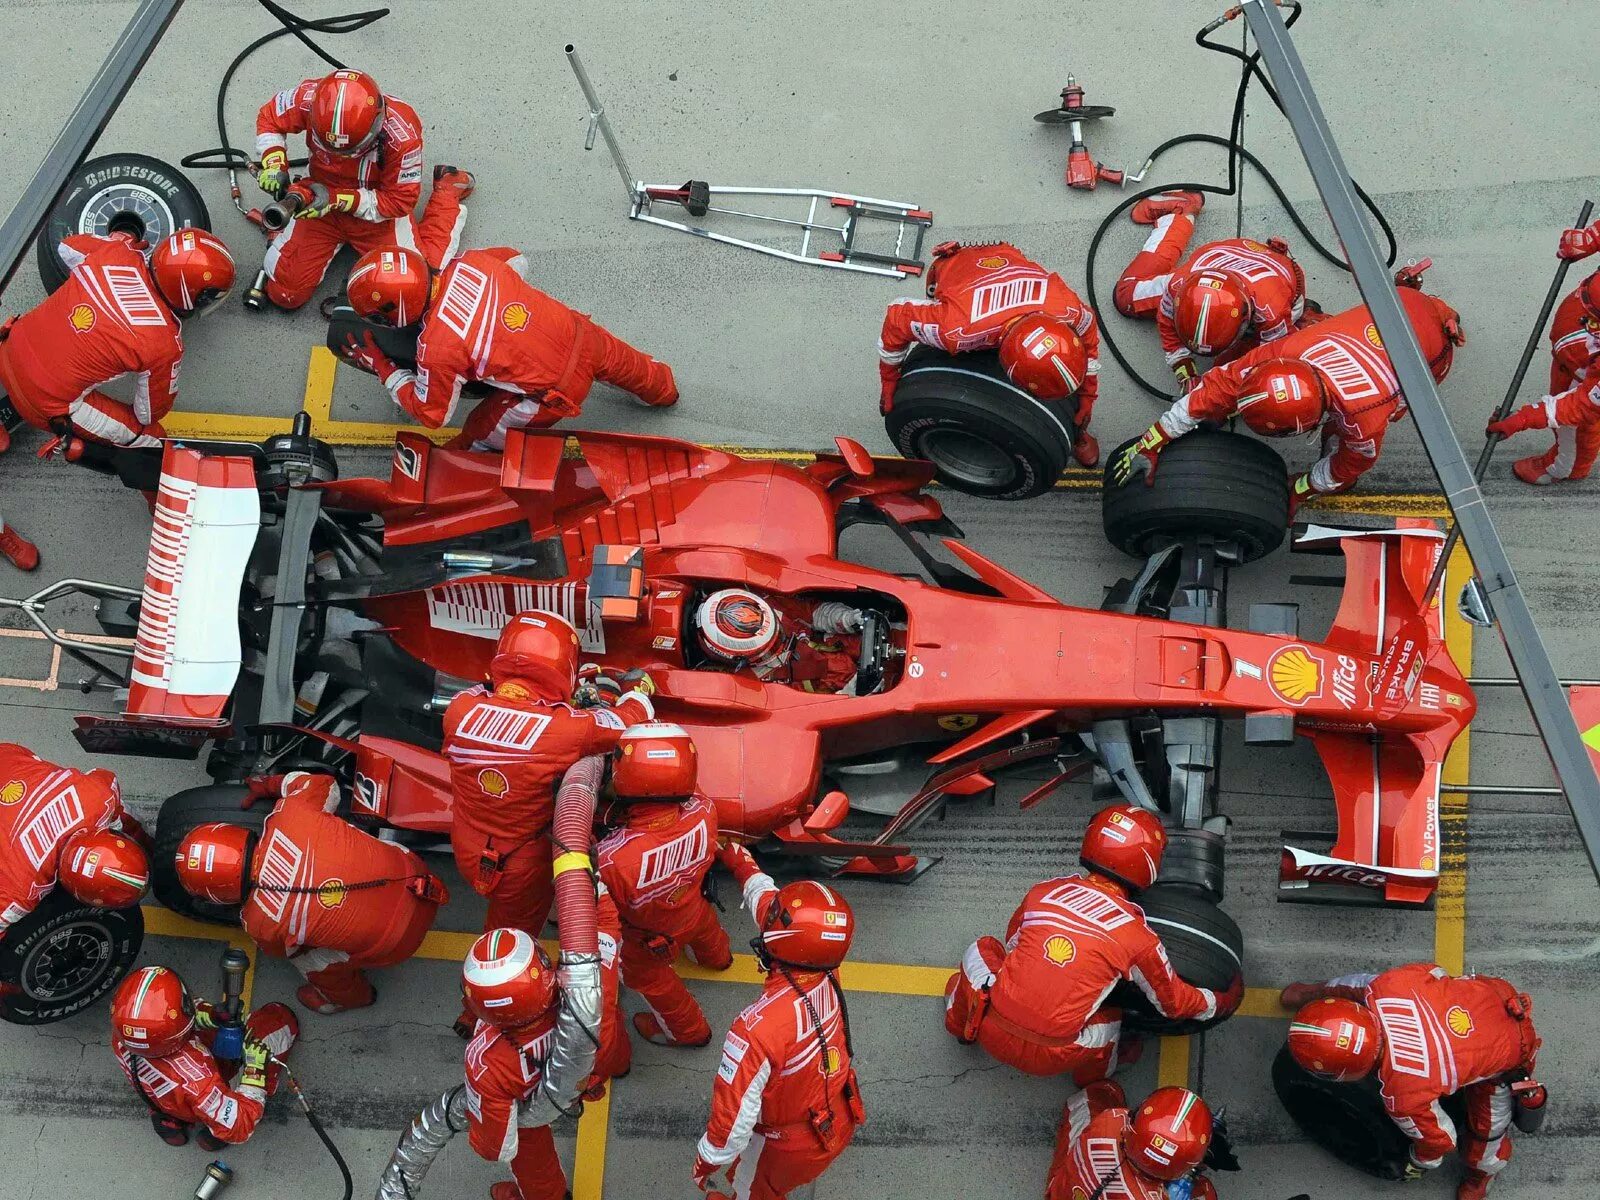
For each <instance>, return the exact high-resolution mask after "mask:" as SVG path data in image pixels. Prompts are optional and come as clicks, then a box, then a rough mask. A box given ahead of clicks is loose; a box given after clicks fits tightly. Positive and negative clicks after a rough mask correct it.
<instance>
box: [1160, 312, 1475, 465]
mask: <svg viewBox="0 0 1600 1200" xmlns="http://www.w3.org/2000/svg"><path fill="white" fill-rule="evenodd" d="M1398 292H1399V296H1400V301H1401V305H1402V306H1403V307H1404V308H1405V310H1406V316H1408V317H1409V318H1410V319H1411V325H1412V328H1413V329H1415V330H1416V333H1417V339H1418V340H1419V341H1420V342H1421V343H1422V353H1423V357H1424V358H1426V359H1427V360H1428V363H1429V366H1430V367H1431V368H1432V370H1433V377H1434V379H1435V380H1436V381H1442V380H1443V379H1444V377H1445V376H1446V375H1448V374H1449V373H1450V365H1451V362H1452V360H1453V357H1454V351H1455V347H1454V346H1453V345H1452V343H1451V341H1450V339H1449V337H1448V336H1446V332H1445V322H1446V321H1447V320H1448V321H1454V320H1455V317H1456V313H1455V310H1454V309H1452V308H1451V307H1450V306H1449V305H1448V304H1446V303H1445V302H1444V301H1443V300H1440V299H1439V298H1438V297H1436V296H1429V295H1427V294H1425V293H1423V292H1420V291H1418V290H1417V289H1415V288H1410V287H1402V288H1400V289H1398ZM1274 358H1294V359H1300V360H1301V361H1303V362H1307V363H1310V364H1311V365H1312V366H1314V367H1316V368H1318V369H1319V370H1320V371H1321V372H1322V375H1323V377H1324V378H1325V379H1326V380H1327V382H1328V387H1329V405H1328V416H1327V418H1326V420H1325V421H1324V422H1323V427H1322V445H1323V453H1322V457H1321V458H1320V459H1319V460H1318V461H1317V463H1316V464H1315V465H1314V466H1313V467H1312V468H1311V470H1310V472H1309V476H1310V482H1311V488H1312V490H1313V491H1315V492H1319V493H1321V494H1323V495H1328V494H1331V493H1334V492H1344V491H1348V490H1349V489H1350V488H1352V487H1354V486H1355V484H1356V481H1357V480H1358V479H1360V478H1361V476H1362V475H1363V474H1365V473H1366V472H1367V471H1368V470H1370V469H1371V467H1372V465H1373V464H1374V463H1376V462H1377V461H1378V452H1379V451H1380V450H1381V449H1382V448H1383V439H1384V435H1385V434H1386V433H1387V431H1388V428H1389V423H1390V422H1391V421H1396V420H1398V419H1399V418H1400V417H1402V416H1404V415H1405V411H1406V409H1405V397H1404V396H1403V395H1401V392H1400V380H1399V379H1398V378H1397V377H1396V375H1395V373H1394V367H1393V365H1392V364H1391V363H1390V362H1389V355H1388V352H1387V351H1385V350H1384V349H1383V343H1382V341H1381V340H1380V339H1379V337H1378V328H1377V326H1376V325H1374V324H1373V323H1372V314H1371V313H1369V312H1368V311H1367V310H1366V308H1365V307H1364V306H1361V305H1358V306H1356V307H1355V308H1351V309H1347V310H1346V311H1344V312H1342V313H1338V314H1336V315H1334V316H1331V317H1327V318H1325V319H1324V320H1321V321H1318V322H1317V323H1315V324H1313V325H1307V326H1306V327H1305V328H1303V329H1297V330H1295V332H1293V333H1291V334H1289V335H1288V336H1287V337H1284V338H1280V339H1279V340H1278V341H1276V342H1273V343H1272V344H1270V345H1266V346H1257V347H1256V348H1255V349H1254V350H1251V351H1250V352H1249V353H1247V354H1242V355H1240V356H1239V357H1238V358H1236V359H1234V360H1233V361H1232V362H1230V363H1227V364H1226V365H1222V366H1216V367H1213V368H1212V369H1211V370H1209V371H1207V372H1206V373H1205V375H1204V376H1202V378H1201V380H1200V385H1199V386H1198V387H1196V388H1195V389H1194V390H1193V391H1192V392H1190V393H1189V394H1188V395H1186V396H1180V397H1179V398H1178V399H1177V400H1175V401H1174V402H1173V404H1172V407H1171V408H1169V409H1167V411H1166V412H1164V413H1162V414H1161V418H1160V421H1161V427H1162V428H1163V429H1164V430H1165V431H1166V432H1167V434H1168V435H1169V436H1170V437H1175V438H1176V437H1182V436H1183V435H1184V434H1186V433H1190V432H1192V431H1193V430H1194V429H1195V428H1196V427H1197V426H1198V425H1199V424H1200V423H1201V422H1202V421H1224V420H1227V419H1228V418H1230V417H1232V416H1234V415H1235V414H1236V413H1237V412H1238V403H1239V398H1240V397H1241V396H1243V395H1244V394H1245V392H1246V391H1247V385H1246V379H1247V377H1248V376H1249V374H1250V371H1251V369H1252V368H1253V367H1255V366H1256V364H1257V363H1261V362H1265V361H1267V360H1268V359H1274Z"/></svg>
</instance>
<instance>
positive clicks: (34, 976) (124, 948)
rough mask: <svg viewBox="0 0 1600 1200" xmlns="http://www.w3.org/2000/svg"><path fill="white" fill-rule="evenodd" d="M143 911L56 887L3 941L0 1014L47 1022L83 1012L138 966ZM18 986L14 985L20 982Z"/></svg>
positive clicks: (18, 1021)
mask: <svg viewBox="0 0 1600 1200" xmlns="http://www.w3.org/2000/svg"><path fill="white" fill-rule="evenodd" d="M143 944H144V912H143V911H142V910H141V909H140V908H139V906H138V905H134V906H133V907H132V908H120V909H106V908H89V907H87V906H85V905H83V904H80V903H78V901H76V900H74V899H73V898H72V897H71V895H69V894H68V893H67V891H66V889H64V888H57V889H56V890H55V891H53V892H51V893H50V894H49V895H48V896H46V897H45V898H44V900H43V901H41V902H40V904H39V907H38V908H36V909H34V910H33V912H31V913H29V914H28V915H27V916H26V917H23V918H22V920H20V921H18V922H17V923H16V924H15V925H13V926H12V927H11V928H10V929H9V930H7V931H6V936H5V940H3V941H0V984H10V985H13V986H12V987H4V988H0V1021H7V1022H9V1023H10V1024H12V1025H48V1024H50V1023H51V1022H52V1021H60V1020H63V1019H64V1018H66V1017H70V1016H71V1015H72V1014H73V1013H76V1012H82V1011H83V1010H84V1009H86V1008H88V1007H89V1006H90V1005H91V1004H93V1003H94V1002H95V1001H97V1000H99V999H100V998H101V997H102V996H104V995H105V994H106V993H107V992H109V991H111V989H112V988H114V987H116V986H117V984H119V983H121V982H122V978H123V976H125V975H127V973H128V972H129V971H131V970H132V969H133V964H134V960H136V959H137V958H138V957H139V947H140V946H141V945H143ZM13 989H15V990H13Z"/></svg>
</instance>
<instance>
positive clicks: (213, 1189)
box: [194, 1158, 233, 1200]
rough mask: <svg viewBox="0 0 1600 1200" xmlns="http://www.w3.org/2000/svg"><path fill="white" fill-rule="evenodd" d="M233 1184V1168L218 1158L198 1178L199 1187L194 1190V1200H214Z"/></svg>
mask: <svg viewBox="0 0 1600 1200" xmlns="http://www.w3.org/2000/svg"><path fill="white" fill-rule="evenodd" d="M232 1182H233V1168H232V1167H230V1166H228V1164H227V1163H225V1162H223V1161H222V1160H221V1159H220V1158H219V1159H217V1160H216V1161H215V1162H213V1163H211V1164H210V1165H208V1166H207V1167H206V1173H205V1174H204V1175H203V1176H201V1177H200V1186H199V1187H197V1188H195V1189H194V1200H216V1198H217V1197H218V1196H220V1195H222V1193H223V1192H225V1191H227V1190H228V1185H229V1184H230V1183H232Z"/></svg>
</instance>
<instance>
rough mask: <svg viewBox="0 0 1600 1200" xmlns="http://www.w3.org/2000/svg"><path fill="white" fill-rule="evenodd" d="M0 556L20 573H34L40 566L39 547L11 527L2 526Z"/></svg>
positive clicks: (0, 528)
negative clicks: (6, 559) (9, 561)
mask: <svg viewBox="0 0 1600 1200" xmlns="http://www.w3.org/2000/svg"><path fill="white" fill-rule="evenodd" d="M0 554H3V555H5V557H6V558H8V559H10V560H11V565H12V566H14V567H16V568H17V570H19V571H32V570H33V569H34V568H36V567H37V566H38V565H39V547H37V546H35V545H34V544H33V543H32V542H30V541H29V540H28V539H27V538H25V537H23V536H22V535H21V534H20V533H18V532H17V531H16V530H15V529H13V528H11V526H9V525H4V524H0Z"/></svg>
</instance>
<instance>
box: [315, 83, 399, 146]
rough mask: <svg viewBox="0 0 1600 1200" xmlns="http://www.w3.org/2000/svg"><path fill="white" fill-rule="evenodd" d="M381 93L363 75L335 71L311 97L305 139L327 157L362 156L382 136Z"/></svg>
mask: <svg viewBox="0 0 1600 1200" xmlns="http://www.w3.org/2000/svg"><path fill="white" fill-rule="evenodd" d="M383 111H384V103H383V92H382V91H380V90H379V89H378V81H377V80H376V79H374V78H373V77H372V76H371V75H368V74H367V73H366V72H365V71H335V72H334V73H333V74H332V75H329V76H328V77H327V78H326V79H324V80H323V81H322V82H321V83H319V84H317V90H316V91H315V92H313V93H312V94H311V120H310V121H309V122H308V123H307V125H306V135H307V136H308V137H309V138H310V139H311V140H312V141H313V142H315V143H316V144H317V145H318V146H320V147H321V148H322V149H324V150H326V151H328V152H329V153H330V154H365V153H366V152H367V151H368V150H370V149H371V148H372V144H373V143H374V142H376V141H377V140H378V135H379V134H380V133H382V132H383Z"/></svg>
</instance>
